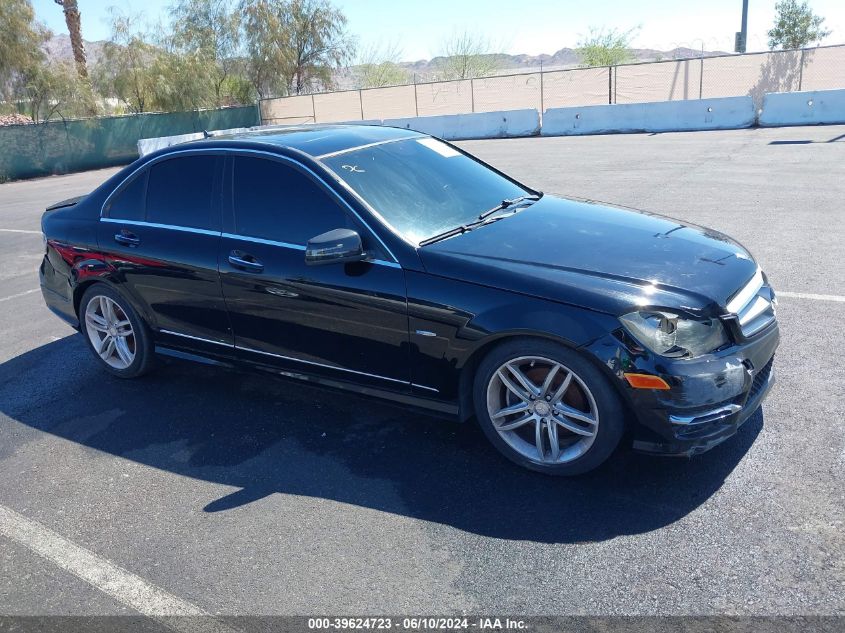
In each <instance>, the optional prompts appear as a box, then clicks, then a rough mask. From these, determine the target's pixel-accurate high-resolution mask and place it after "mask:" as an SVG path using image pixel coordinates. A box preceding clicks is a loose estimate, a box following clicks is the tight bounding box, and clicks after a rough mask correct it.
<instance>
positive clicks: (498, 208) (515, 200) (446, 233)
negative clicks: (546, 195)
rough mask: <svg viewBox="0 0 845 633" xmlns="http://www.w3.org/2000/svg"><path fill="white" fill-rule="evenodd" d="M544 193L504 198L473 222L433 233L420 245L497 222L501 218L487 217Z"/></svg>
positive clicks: (426, 244)
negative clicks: (489, 218) (490, 218)
mask: <svg viewBox="0 0 845 633" xmlns="http://www.w3.org/2000/svg"><path fill="white" fill-rule="evenodd" d="M542 195H543V194H542V193H540V194H530V195H526V196H519V197H518V198H512V199H510V200H502V201H501V202H500V203H499V204H498V205H496V206H495V207H493V208H492V209H489V210H487V211H485V212H484V213H481V214H480V215H479V216H478V219H477V220H475V221H473V222H468V223H466V224H461V225H460V226H456V227H455V228H452V229H448V230H447V231H443V232H442V233H438V234H437V235H432V236H431V237H427V238H426V239H424V240H422V241H421V242H420V246H428V245H429V244H434V243H435V242H439V241H440V240H445V239H446V238H449V237H454V236H455V235H461V234H462V233H466V232H467V231H471V230H472V229H474V228H476V227H479V226H484V225H485V224H490V222H495V221H496V220H500V219H501V218H495V219H493V220H486V218H488V217H490V216H491V215H493V214H494V213H496V212H497V211H502V210H504V209H509V208H511V207H514V206H516V205H519V204H522V203H523V202H526V201H528V200H532V201H534V200H539V199H540V197H541V196H542Z"/></svg>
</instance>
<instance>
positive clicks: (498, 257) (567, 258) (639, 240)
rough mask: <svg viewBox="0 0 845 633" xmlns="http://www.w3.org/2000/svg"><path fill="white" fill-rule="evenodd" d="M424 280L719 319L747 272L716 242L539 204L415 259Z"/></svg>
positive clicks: (744, 257) (740, 252) (629, 216)
mask: <svg viewBox="0 0 845 633" xmlns="http://www.w3.org/2000/svg"><path fill="white" fill-rule="evenodd" d="M419 254H420V258H421V261H422V264H423V266H424V267H425V269H426V271H427V272H429V273H431V274H436V275H440V276H445V277H452V278H455V279H462V280H465V281H470V282H474V283H480V284H484V285H488V286H494V287H500V288H503V289H507V290H512V291H515V292H522V293H525V294H531V295H534V296H540V297H543V298H547V299H551V300H555V301H562V302H566V303H571V304H573V305H580V306H583V307H588V308H591V309H595V310H600V311H603V312H608V313H614V314H622V313H624V312H627V311H630V310H631V309H633V308H635V307H637V306H652V307H673V308H679V309H683V310H686V311H689V312H692V313H701V314H721V313H724V311H725V310H724V307H725V305H726V303H727V301H728V299H729V298H730V297H731V296H732V295H733V294H735V293H736V292H737V290H739V289H740V288H741V287H742V286H743V285H744V284H745V283H746V282H748V281H749V280H750V279H751V277H752V276H753V275H754V273H755V272H756V270H757V264H756V263H755V262H754V260H753V258H752V257H751V255H750V254H749V253H748V251H747V250H745V249H744V248H743V247H742V246H741V245H739V244H738V243H737V242H735V241H734V240H732V239H731V238H729V237H727V236H726V235H724V234H722V233H719V232H717V231H713V230H711V229H706V228H703V227H699V226H694V225H690V224H688V223H683V222H680V221H677V220H673V219H671V218H667V217H663V216H659V215H655V214H651V213H646V212H642V211H634V210H631V209H624V208H619V207H613V206H609V205H605V204H598V203H593V202H580V201H575V200H568V199H561V198H556V197H554V196H549V195H545V196H543V198H542V199H540V200H539V201H538V202H536V203H534V204H533V205H531V206H530V207H527V208H525V209H522V210H521V211H519V212H517V213H516V214H514V215H510V216H505V217H503V218H502V219H501V220H498V221H496V222H494V223H493V224H489V225H486V226H483V227H479V228H477V229H475V230H472V231H469V232H467V233H464V234H462V235H458V236H456V237H454V238H450V239H447V240H444V241H442V242H436V243H434V244H430V245H428V246H425V247H422V248H420V250H419Z"/></svg>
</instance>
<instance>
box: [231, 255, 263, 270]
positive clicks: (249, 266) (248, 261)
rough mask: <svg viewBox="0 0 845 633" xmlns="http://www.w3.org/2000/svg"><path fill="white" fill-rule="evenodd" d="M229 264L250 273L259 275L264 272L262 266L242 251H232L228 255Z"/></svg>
mask: <svg viewBox="0 0 845 633" xmlns="http://www.w3.org/2000/svg"><path fill="white" fill-rule="evenodd" d="M229 263H230V264H231V265H232V266H234V267H235V268H239V269H241V270H245V271H247V272H251V273H260V272H262V271H263V270H264V264H262V263H261V262H260V261H258V260H257V259H255V257H253V256H252V255H250V254H249V253H244V252H243V251H232V252H231V253H229Z"/></svg>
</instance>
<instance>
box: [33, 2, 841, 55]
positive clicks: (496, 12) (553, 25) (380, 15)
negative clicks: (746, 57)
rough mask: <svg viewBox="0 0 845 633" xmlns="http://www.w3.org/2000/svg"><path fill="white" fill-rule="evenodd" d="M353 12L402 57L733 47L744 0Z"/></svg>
mask: <svg viewBox="0 0 845 633" xmlns="http://www.w3.org/2000/svg"><path fill="white" fill-rule="evenodd" d="M171 2H172V0H144V1H143V2H137V1H136V2H128V1H127V0H79V6H80V10H81V12H82V30H83V36H84V37H85V39H88V40H99V39H104V38H106V37H107V35H108V26H107V21H106V18H107V16H108V8H109V7H110V6H118V7H121V8H124V9H127V10H129V11H130V12H132V11H135V12H137V11H138V10H139V9H142V10H143V12H144V13H145V15H146V16H147V18H148V19H149V20H150V21H152V22H156V21H158V20H159V19H162V18H166V10H167V7H168V6H169V4H170V3H171ZM334 4H335V5H337V6H339V7H340V8H341V9H342V10H343V11H344V13H346V15H347V17H348V18H349V30H350V31H351V32H352V33H353V34H355V35H356V36H357V37H358V39H359V42H360V43H361V44H362V45H364V46H373V45H387V44H391V43H393V44H396V45H397V46H398V48H399V49H400V50H401V51H402V58H403V60H409V61H410V60H416V59H423V58H430V57H432V56H434V55H436V54H437V53H438V52H439V51H440V48H441V44H442V42H443V41H444V39H446V38H447V37H448V36H449V35H450V34H451V33H452V32H454V31H455V30H463V29H467V30H470V31H472V32H477V33H480V34H482V35H483V36H484V37H486V38H487V39H489V40H490V41H491V42H493V43H494V44H496V46H497V48H500V49H501V50H503V51H504V52H507V53H512V54H517V53H527V54H531V55H536V54H539V53H549V54H551V53H553V52H555V51H556V50H558V49H560V48H563V47H566V46H569V47H572V46H575V44H576V42H577V41H578V39H579V36H580V35H582V34H584V33H587V32H588V31H589V29H590V27H593V26H595V27H601V26H606V27H615V28H619V29H625V30H627V29H629V28H631V27H635V26H641V27H642V28H641V30H640V31H639V33H638V34H637V37H636V39H635V40H634V45H635V46H637V47H639V48H658V49H663V50H667V49H670V48H674V47H675V46H689V47H691V48H700V47H701V46H702V43H703V45H704V47H705V48H706V49H708V50H716V49H719V50H727V51H729V50H732V48H733V38H734V32H735V31H738V30H739V27H740V14H741V7H742V0H707V1H701V0H699V1H697V2H689V1H687V2H682V1H679V0H639V1H635V0H627V1H625V0H586V1H585V0H579V1H575V2H573V1H570V0H505V1H497V0H425V2H410V1H408V0H334ZM774 4H775V0H750V8H749V28H748V31H749V35H748V49H749V50H765V49H766V31H767V30H768V29H769V28H770V27H771V24H772V21H773V17H774ZM33 5H34V7H35V13H36V15H37V16H38V18H39V19H40V20H42V21H43V22H46V23H47V25H48V26H49V27H50V28H51V29H52V30H53V31H55V32H57V33H65V32H67V29H66V28H65V24H64V17H63V15H62V10H61V7H59V6H58V5H57V4H55V2H54V1H53V0H33ZM810 5H811V6H812V7H813V9H814V10H815V11H816V13H819V14H820V15H822V16H824V17H825V18H826V19H827V21H826V23H825V24H826V26H827V27H828V28H829V29H832V30H833V34H832V35H831V36H830V37H829V38H827V40H826V41H825V42H824V43H826V44H840V43H845V2H843V0H811V1H810Z"/></svg>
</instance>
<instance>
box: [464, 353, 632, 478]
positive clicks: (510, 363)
mask: <svg viewBox="0 0 845 633" xmlns="http://www.w3.org/2000/svg"><path fill="white" fill-rule="evenodd" d="M555 367H557V368H556V369H554V370H553V368H555ZM514 369H515V370H516V372H518V373H516V372H514ZM550 375H551V377H550ZM564 383H566V384H564ZM527 387H531V388H532V391H531V392H529V391H528V388H527ZM518 393H519V395H517V394H518ZM473 402H474V405H475V411H476V416H477V418H478V422H479V424H480V425H481V429H482V430H483V431H484V434H485V435H486V436H487V438H488V439H489V440H490V442H491V443H492V444H493V446H495V447H496V448H497V449H498V450H499V452H501V453H502V454H503V455H504V456H505V457H507V458H508V459H510V460H511V461H512V462H514V463H516V464H519V465H520V466H523V467H524V468H529V469H531V470H536V471H538V472H541V473H545V474H548V475H558V476H572V475H580V474H582V473H586V472H588V471H590V470H593V469H595V468H597V467H598V466H600V465H601V464H602V463H603V462H604V461H606V460H607V458H608V457H610V455H611V454H612V453H613V451H614V450H615V449H616V447H617V446H618V444H619V441H620V440H621V438H622V435H623V432H624V430H625V409H624V406H623V404H622V402H621V400H620V398H619V395H618V394H617V393H616V392H615V391H614V389H613V386H612V385H611V384H610V383H609V382H608V380H607V379H606V378H605V376H603V375H602V374H601V372H600V371H599V369H597V368H596V367H594V366H593V364H592V363H591V362H590V361H589V360H588V359H586V358H585V357H584V356H582V355H581V354H580V353H578V352H576V351H574V350H572V349H569V348H567V347H565V346H563V345H560V344H558V343H554V342H552V341H544V340H541V339H527V338H521V339H512V340H509V341H507V342H504V343H502V344H501V345H499V346H497V347H495V348H494V349H493V350H491V351H490V352H489V353H488V354H487V356H486V357H485V358H484V359H483V360H482V361H481V363H480V364H479V366H478V369H477V371H476V374H475V377H474V381H473ZM494 418H495V422H494ZM538 427H539V428H538ZM553 438H554V440H553ZM538 439H539V444H538ZM538 445H539V446H540V448H539V449H538V448H537V447H538Z"/></svg>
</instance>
